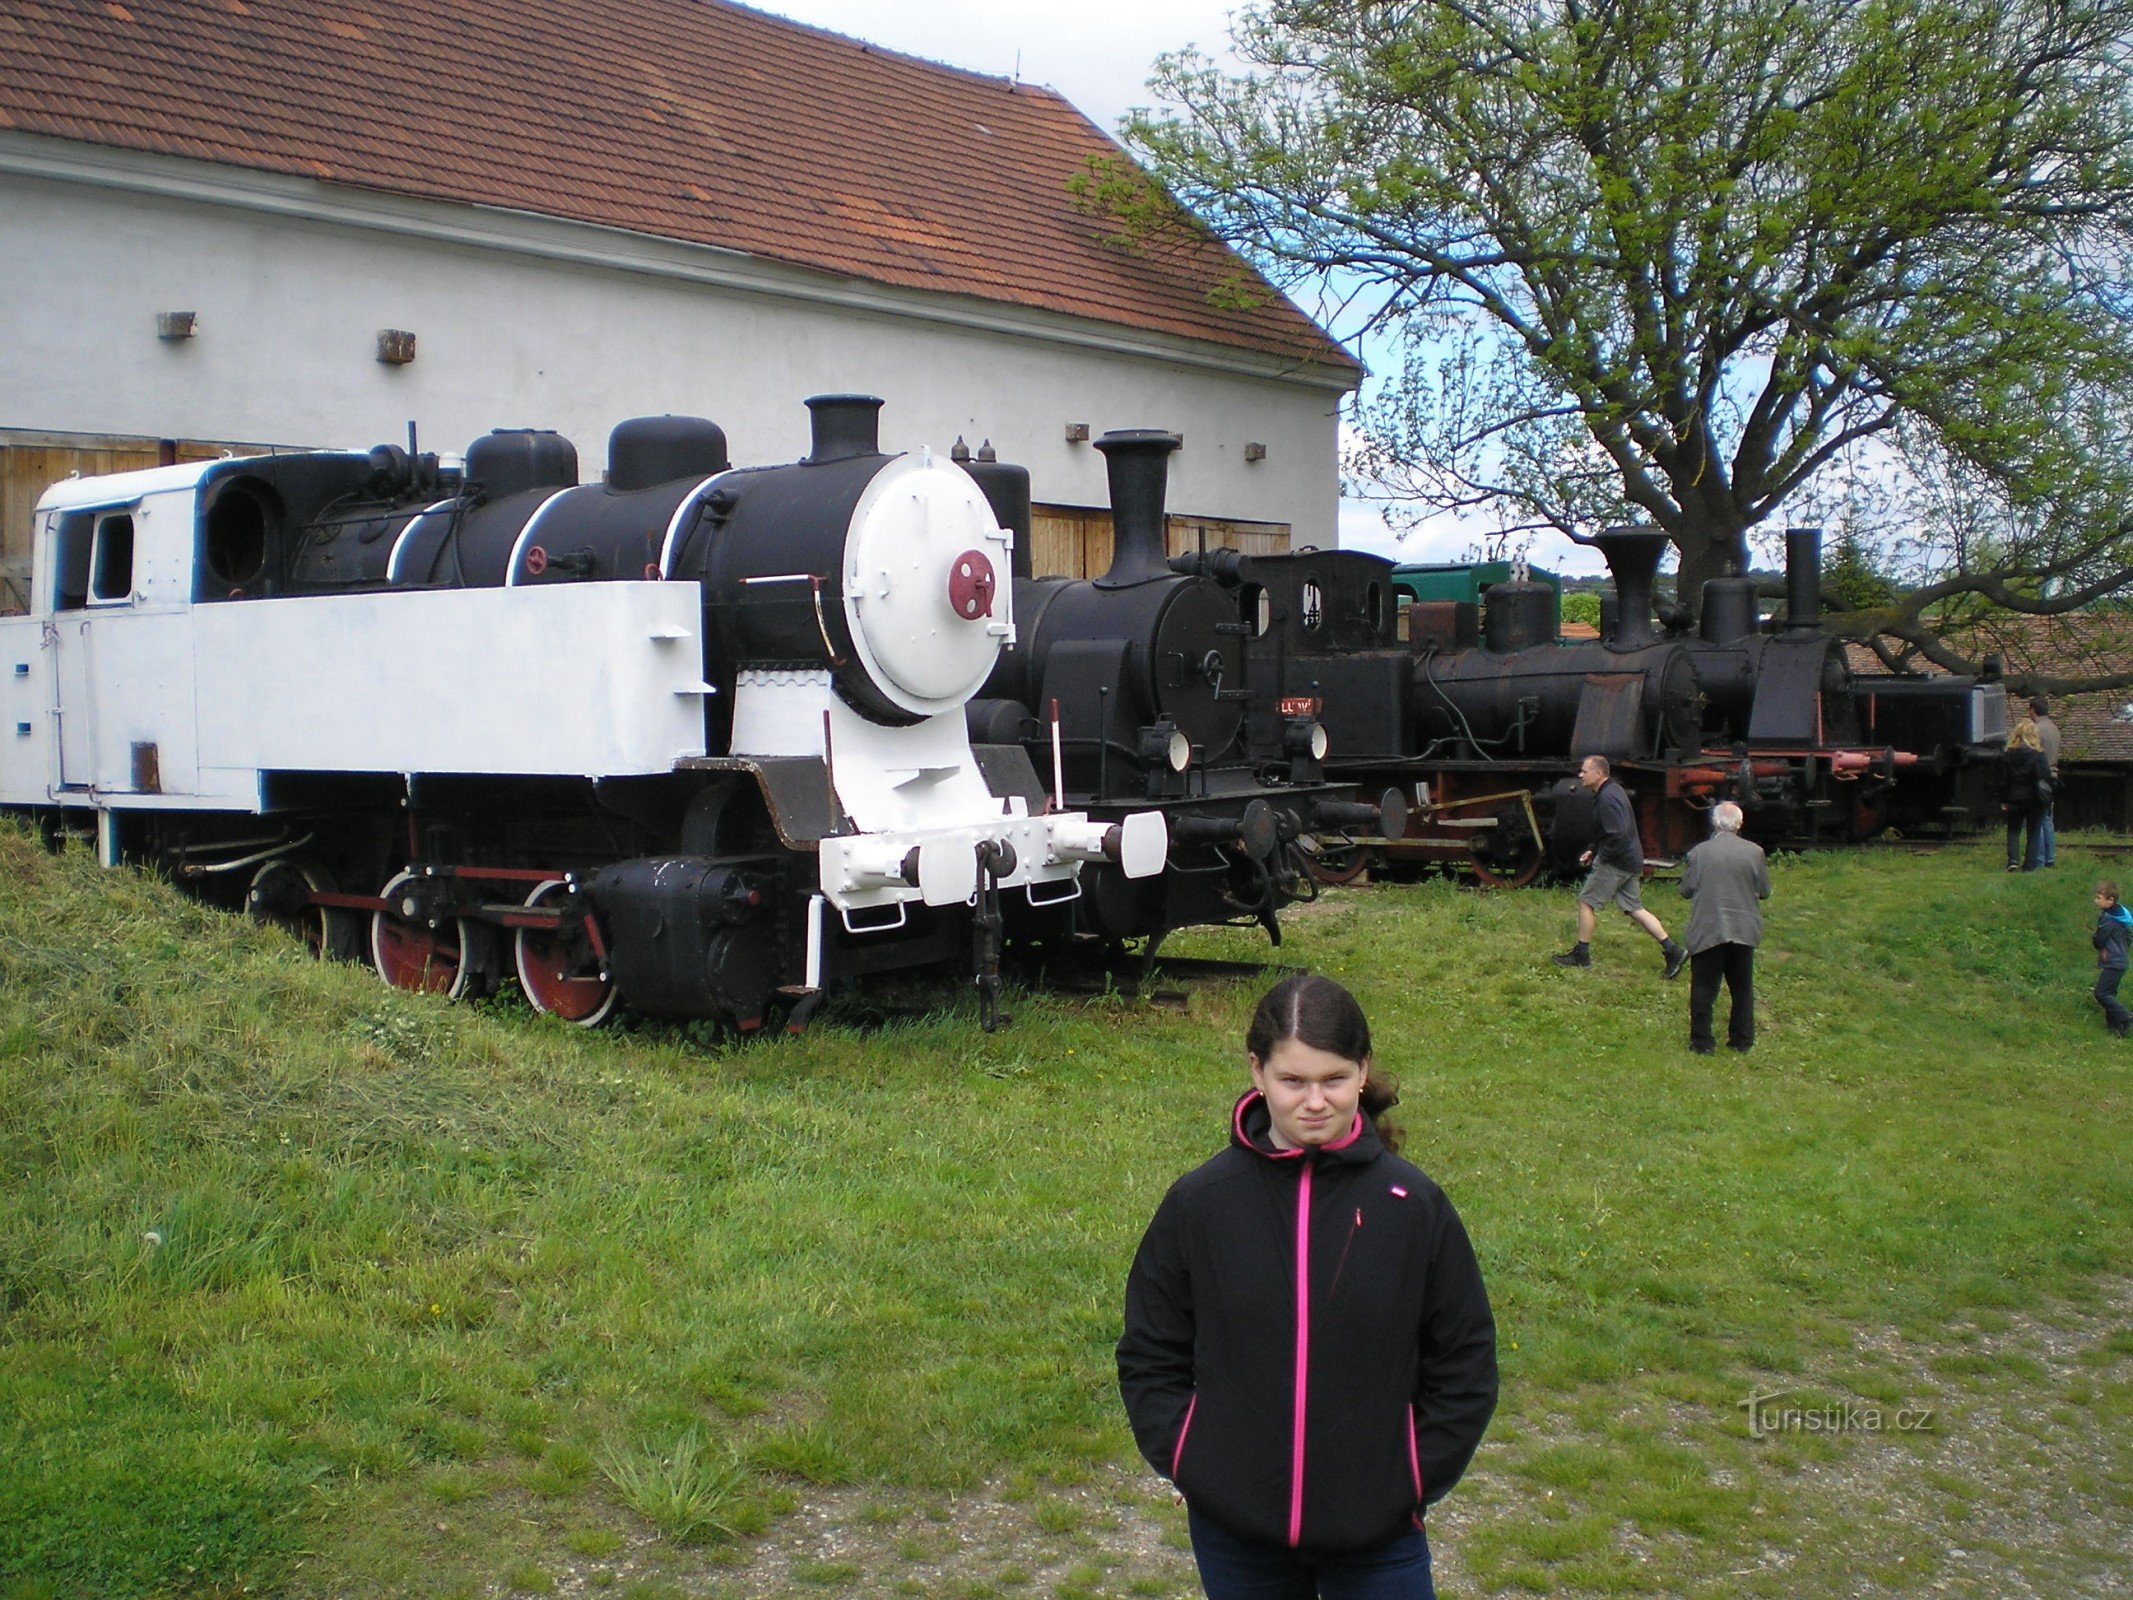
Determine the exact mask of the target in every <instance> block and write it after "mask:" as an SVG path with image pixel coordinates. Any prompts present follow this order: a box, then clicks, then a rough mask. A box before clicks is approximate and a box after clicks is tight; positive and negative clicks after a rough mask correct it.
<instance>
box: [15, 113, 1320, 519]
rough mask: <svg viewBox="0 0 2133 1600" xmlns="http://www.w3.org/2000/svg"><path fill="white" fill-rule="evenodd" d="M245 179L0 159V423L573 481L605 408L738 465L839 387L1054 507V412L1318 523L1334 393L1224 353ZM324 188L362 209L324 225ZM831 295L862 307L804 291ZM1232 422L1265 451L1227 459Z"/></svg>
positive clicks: (1077, 473) (1080, 492) (1177, 488)
mask: <svg viewBox="0 0 2133 1600" xmlns="http://www.w3.org/2000/svg"><path fill="white" fill-rule="evenodd" d="M0 153H5V151H4V150H0ZM127 160H128V161H129V162H131V163H132V164H133V167H134V168H137V169H140V170H148V171H152V170H154V168H153V164H152V163H148V162H146V161H145V160H144V159H143V158H127ZM170 165H171V166H172V167H173V168H174V169H182V168H191V169H192V170H193V171H194V172H198V171H199V170H200V169H199V168H198V167H197V166H196V165H195V164H190V163H174V164H170ZM210 170H211V171H212V169H210ZM231 181H233V182H235V181H238V180H236V179H232V180H231ZM243 181H245V182H255V183H256V182H263V181H266V180H256V179H250V178H248V177H247V178H246V179H244V180H243ZM272 181H273V182H278V183H280V184H281V185H282V186H283V188H284V189H286V190H288V191H290V194H291V199H290V201H289V203H288V204H285V205H282V206H281V207H280V208H279V209H278V210H277V209H264V208H257V207H254V206H252V205H250V204H248V203H246V204H236V205H225V204H217V203H214V202H213V200H212V199H207V200H203V199H198V198H191V197H187V196H180V195H173V194H159V193H152V192H143V190H142V189H141V188H139V187H129V186H128V185H127V184H120V183H114V182H86V183H84V182H75V181H69V180H67V179H63V178H51V177H45V176H34V175H26V174H25V173H23V172H21V171H6V170H0V427H6V428H19V429H31V430H42V431H52V432H80V433H92V434H133V435H147V436H154V437H191V438H221V439H244V440H258V441H265V442H280V443H288V444H308V445H332V446H367V445H370V444H374V443H378V442H381V441H390V442H395V443H398V442H404V440H405V438H406V429H407V422H408V420H409V419H413V420H414V421H415V422H416V423H417V425H418V427H419V429H420V433H421V442H422V445H423V447H424V448H425V449H444V450H460V449H464V448H465V446H466V444H467V442H468V441H469V440H470V439H472V438H473V437H475V436H476V435H477V434H479V433H481V432H483V431H485V430H486V429H488V428H491V427H497V426H518V427H529V426H530V427H553V428H557V429H559V430H561V431H562V432H563V433H564V434H566V435H567V436H568V437H570V438H571V439H572V440H573V442H575V443H576V445H577V447H578V452H579V460H580V466H581V470H582V472H583V473H584V475H585V476H586V477H587V478H592V477H594V476H596V475H597V474H598V472H599V471H600V469H601V467H602V466H603V465H604V458H605V453H606V435H607V430H608V429H609V428H610V427H611V426H612V425H613V424H614V423H615V422H616V421H618V420H620V419H621V418H623V417H626V416H634V415H640V414H645V413H652V412H661V411H674V412H688V413H695V414H699V415H704V416H709V417H711V418H713V419H714V420H716V421H717V422H719V423H720V424H721V425H722V426H723V427H724V428H725V429H726V431H727V434H728V437H729V439H730V440H731V443H732V448H733V455H734V459H735V461H736V462H737V463H739V464H742V465H748V464H754V463H761V462H771V461H783V460H791V459H793V458H795V457H797V456H799V455H802V454H804V453H805V451H806V448H807V417H806V412H805V409H804V408H803V407H802V405H801V403H800V402H801V401H802V399H803V398H804V397H805V396H807V395H810V394H816V393H823V392H839V391H858V392H865V393H872V394H878V395H880V396H882V397H883V398H884V399H885V400H886V401H887V402H888V404H887V406H886V407H885V408H884V410H883V413H882V438H883V444H884V447H885V448H889V449H905V448H912V447H915V446H918V445H921V444H926V445H931V446H933V447H934V448H935V449H937V450H945V449H946V448H947V447H948V446H949V444H950V443H951V442H952V441H953V440H954V439H955V437H956V436H957V435H959V434H960V435H962V436H963V437H964V438H965V439H967V440H968V442H969V443H970V445H971V446H972V448H976V446H977V445H978V443H979V442H980V440H981V439H985V438H990V439H991V440H992V441H993V443H994V444H995V446H996V447H997V448H998V449H999V452H1000V455H1001V458H1002V459H1003V460H1008V461H1014V462H1018V463H1020V464H1022V465H1025V466H1027V467H1029V468H1030V470H1031V472H1032V475H1033V480H1034V489H1035V493H1036V496H1037V498H1038V499H1040V500H1046V501H1053V502H1061V503H1068V504H1081V505H1102V504H1104V503H1105V501H1106V492H1105V487H1104V474H1103V461H1102V458H1101V456H1100V455H1098V453H1097V452H1096V450H1095V449H1094V448H1093V447H1092V446H1091V445H1088V444H1069V443H1067V442H1066V439H1065V433H1066V426H1067V424H1069V423H1077V422H1079V423H1087V424H1088V425H1089V427H1090V430H1091V433H1092V435H1094V434H1100V433H1102V432H1103V431H1104V430H1105V429H1108V428H1116V427H1149V426H1160V427H1168V428H1173V429H1177V430H1179V431H1181V432H1182V433H1183V434H1184V435H1185V448H1184V450H1183V451H1181V452H1180V453H1179V455H1178V456H1176V457H1175V458H1174V459H1173V466H1172V477H1171V485H1172V488H1171V500H1170V505H1171V509H1172V510H1174V511H1179V512H1187V513H1193V514H1197V515H1204V516H1218V517H1235V518H1249V519H1253V520H1261V521H1270V522H1285V523H1288V524H1290V525H1291V526H1292V527H1293V528H1294V530H1295V536H1296V538H1297V540H1298V542H1300V543H1301V542H1311V543H1318V544H1323V545H1331V544H1333V543H1334V542H1335V518H1336V513H1337V508H1338V496H1339V486H1338V472H1337V465H1336V447H1337V440H1336V422H1337V415H1336V413H1337V405H1338V401H1339V398H1340V397H1339V394H1338V392H1337V391H1335V390H1334V389H1332V388H1329V387H1327V386H1325V385H1324V384H1323V383H1319V384H1312V383H1307V382H1303V381H1299V380H1297V379H1293V378H1281V377H1264V376H1257V375H1254V374H1252V373H1249V372H1236V371H1226V370H1219V368H1220V367H1222V366H1223V365H1225V364H1226V365H1231V366H1234V365H1238V364H1240V363H1239V361H1238V358H1236V357H1235V356H1234V355H1224V354H1223V353H1220V352H1215V353H1213V354H1212V355H1208V354H1204V353H1196V352H1194V351H1192V350H1190V349H1186V348H1185V347H1183V346H1179V347H1178V349H1177V350H1176V351H1169V350H1164V349H1161V348H1155V349H1152V350H1148V351H1113V350H1104V349H1094V348H1086V347H1078V346H1077V345H1076V344H1073V343H1069V342H1065V341H1066V340H1067V339H1070V338H1075V337H1079V335H1078V334H1076V332H1075V330H1073V329H1071V328H1068V327H1067V326H1066V325H1065V319H1057V318H1054V319H1046V318H1044V317H1042V316H1026V317H1022V320H1023V321H1025V322H1027V323H1028V324H1029V326H1028V328H1027V329H1022V328H1010V329H1008V330H1006V331H1002V330H1000V329H998V328H987V327H964V326H956V325H952V324H950V323H946V322H941V321H932V320H922V319H921V318H920V317H913V316H908V315H899V314H898V311H897V307H896V306H895V305H894V304H893V303H890V304H887V305H886V306H884V304H883V303H884V302H894V301H896V300H897V299H899V298H901V299H903V300H904V301H907V302H908V303H909V305H910V306H912V307H916V308H918V309H919V310H920V312H921V313H922V314H923V313H924V312H925V301H926V297H920V296H899V295H898V294H897V292H895V291H882V290H877V289H875V288H873V287H872V286H863V285H840V283H839V280H835V279H827V278H823V277H820V276H816V275H809V274H801V273H786V272H784V269H776V268H770V267H767V266H766V265H764V264H760V263H749V264H747V268H746V270H747V272H748V273H749V274H751V275H752V278H753V281H754V283H755V284H756V285H757V286H756V287H744V288H733V287H726V286H717V285H709V284H705V283H703V282H700V281H692V280H691V279H690V278H689V277H687V276H686V275H684V274H686V273H687V272H690V271H694V270H696V267H697V266H698V265H699V264H701V265H703V266H705V267H706V269H707V270H713V271H717V270H724V269H722V268H721V267H720V262H721V261H724V262H727V263H731V262H734V261H736V260H738V259H739V258H733V257H721V256H720V253H718V252H712V251H698V250H694V249H693V247H681V246H672V245H667V244H660V245H658V246H656V248H655V247H650V246H643V245H642V242H641V241H632V238H631V236H628V235H617V234H613V233H610V232H607V231H605V230H598V229H585V228H577V227H574V226H572V225H568V224H560V223H553V222H549V221H546V220H543V219H533V218H524V217H518V216H512V215H507V214H502V213H487V212H479V211H466V212H463V213H460V216H461V217H463V218H464V219H469V220H471V221H472V222H474V223H478V224H481V225H483V226H485V227H487V228H488V229H489V232H490V234H491V237H490V238H489V239H488V240H487V241H486V242H485V243H484V244H483V245H482V246H478V247H476V246H468V245H465V244H458V243H453V242H450V241H449V240H446V239H442V238H434V237H424V236H421V230H420V228H417V227H415V226H413V225H408V226H401V225H400V224H401V223H402V222H404V221H405V219H407V218H409V217H418V220H419V221H420V223H421V226H422V227H425V228H428V229H429V230H430V231H432V232H442V231H444V230H445V229H446V228H448V227H450V226H451V225H452V223H453V220H454V218H453V213H452V211H451V210H450V208H444V207H421V206H417V205H415V204H414V203H412V202H390V201H382V200H381V201H369V200H359V201H357V202H347V201H345V200H344V201H341V202H339V203H338V209H339V210H340V211H341V212H342V213H344V217H343V219H342V220H335V221H318V220H311V219H308V218H306V217H304V216H300V215H289V214H285V213H287V212H289V211H294V210H301V209H303V208H304V205H305V201H304V198H303V196H302V194H301V193H300V192H299V191H300V189H301V187H302V186H299V185H295V184H293V183H292V182H291V181H290V180H272ZM130 182H131V179H130V178H129V183H130ZM310 187H312V188H314V189H318V188H319V186H310ZM319 193H321V194H324V195H332V194H335V193H337V192H334V191H325V190H323V189H319ZM352 205H353V206H354V207H355V208H356V209H360V207H361V206H362V205H375V206H376V207H377V208H378V209H379V213H380V217H381V218H382V220H383V223H384V225H382V226H374V225H370V224H369V223H368V222H365V221H361V220H358V221H354V222H351V221H348V220H346V219H345V213H346V212H348V211H349V210H350V209H351V206H352ZM327 209H329V210H330V209H333V208H332V207H328V208H327ZM422 213H427V215H426V216H422V215H419V214H422ZM499 219H501V220H499ZM498 230H502V231H503V232H505V233H507V234H508V235H509V244H508V246H507V247H505V248H497V247H495V243H494V237H493V235H494V234H495V233H496V232H497V231H498ZM475 231H477V232H478V231H480V229H479V228H477V229H476V230H475ZM588 241H589V242H590V244H591V245H592V246H595V247H598V248H597V249H591V250H587V251H584V252H580V253H581V254H597V253H598V251H599V250H605V249H608V248H609V247H610V246H614V247H615V248H618V249H619V250H620V251H621V252H622V253H624V254H628V253H629V252H631V251H636V252H637V253H638V254H640V255H643V256H646V257H648V258H649V259H650V260H651V267H650V269H649V270H646V269H642V268H633V267H624V266H616V265H613V264H604V263H601V262H595V261H588V260H583V259H563V258H562V257H564V256H567V255H569V254H570V253H571V252H572V251H575V250H577V248H578V246H579V245H580V244H585V243H587V242H588ZM616 241H620V242H621V243H620V245H619V246H615V242H616ZM662 252H664V254H663V255H662ZM670 262H671V265H672V267H673V270H669V266H670ZM781 276H782V278H783V279H785V280H789V285H790V290H791V292H789V293H788V292H786V291H785V288H784V287H783V286H781V281H780V280H781ZM766 284H767V285H768V286H769V287H768V288H767V289H765V288H764V287H761V286H762V285H766ZM840 293H844V294H846V297H847V298H857V299H861V300H870V301H872V302H875V304H873V305H860V306H852V305H839V304H832V303H822V302H823V301H824V300H825V299H835V298H836V297H837V296H838V295H839V294H840ZM952 305H953V306H955V307H966V308H973V309H974V310H975V311H976V312H977V313H978V316H977V320H979V321H988V320H989V321H992V322H1000V321H1008V322H1013V321H1015V320H1016V319H1017V317H1018V316H1020V314H1018V313H1014V312H1012V311H1008V312H1005V313H1003V312H1001V311H999V310H998V309H997V308H985V307H982V306H980V305H978V304H977V303H976V302H970V301H956V302H953V303H952ZM164 310H188V311H193V312H196V313H197V314H198V317H199V332H198V334H197V336H196V337H194V338H192V339H190V340H185V341H181V342H168V343H166V342H164V341H161V340H159V339H158V338H157V337H156V335H155V314H156V312H158V311H164ZM388 327H391V328H404V329H407V330H410V331H412V332H413V333H414V334H415V335H416V337H417V340H418V347H417V350H418V353H417V357H416V360H415V361H414V362H413V363H412V364H411V365H409V366H405V367H391V366H387V365H384V364H381V363H380V362H378V360H377V359H376V339H377V334H378V330H380V329H381V328H388ZM1103 337H1106V338H1108V337H1110V335H1108V334H1106V335H1103ZM1128 342H1132V340H1131V339H1130V337H1129V341H1128ZM1138 342H1139V343H1141V344H1143V345H1148V346H1157V347H1159V346H1161V345H1163V344H1164V343H1165V342H1164V341H1161V340H1159V339H1142V340H1139V341H1138ZM1248 441H1249V442H1257V443H1261V444H1264V445H1265V446H1266V451H1267V456H1266V459H1265V460H1264V461H1260V462H1257V463H1251V464H1247V463H1246V462H1245V460H1244V446H1245V444H1246V443H1247V442H1248Z"/></svg>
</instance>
